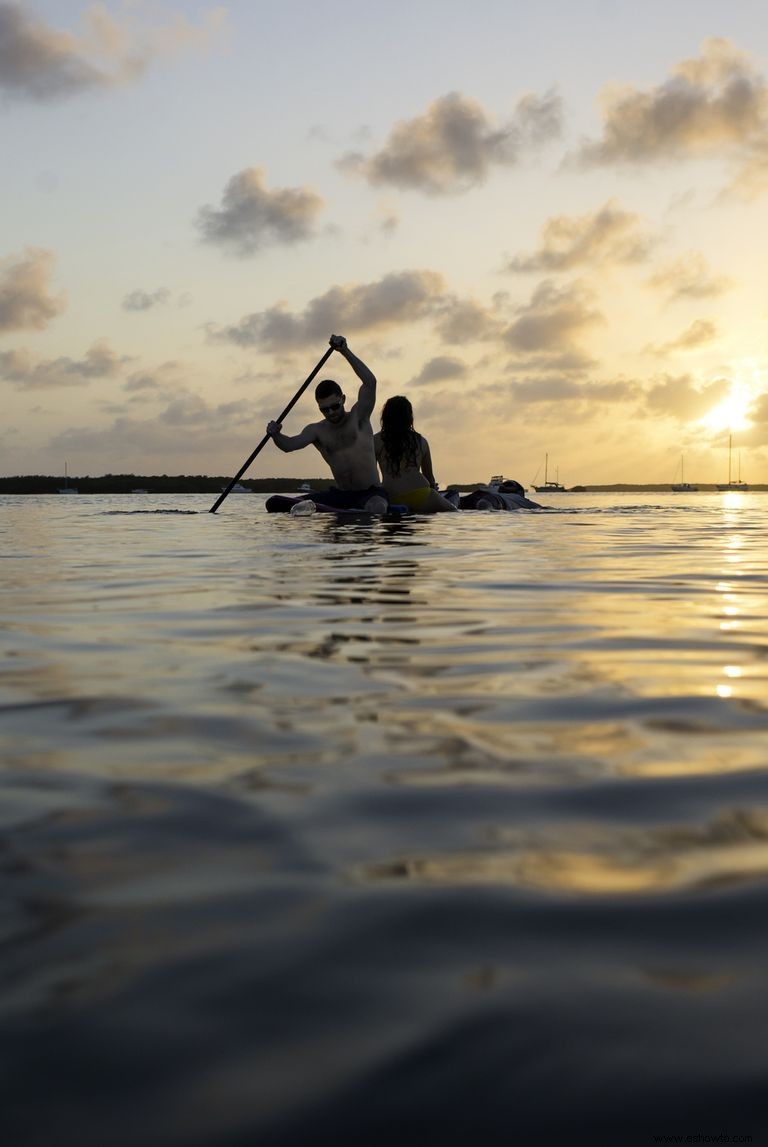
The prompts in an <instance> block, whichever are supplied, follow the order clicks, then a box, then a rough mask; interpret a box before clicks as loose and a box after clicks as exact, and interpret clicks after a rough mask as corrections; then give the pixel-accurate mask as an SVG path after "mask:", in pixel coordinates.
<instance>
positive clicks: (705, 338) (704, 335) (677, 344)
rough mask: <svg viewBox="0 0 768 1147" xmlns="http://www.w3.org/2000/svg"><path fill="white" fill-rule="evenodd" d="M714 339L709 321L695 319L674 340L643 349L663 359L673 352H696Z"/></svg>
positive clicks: (714, 326) (715, 331)
mask: <svg viewBox="0 0 768 1147" xmlns="http://www.w3.org/2000/svg"><path fill="white" fill-rule="evenodd" d="M716 338H717V327H716V325H715V324H714V323H713V322H711V321H710V320H709V319H697V320H696V322H694V323H691V325H690V326H689V327H687V328H686V330H684V331H683V333H682V334H681V335H678V337H677V338H676V339H672V340H671V341H670V342H667V343H662V344H661V346H654V345H653V344H650V345H649V346H647V347H646V348H645V349H646V353H648V354H653V355H656V356H657V357H663V356H664V355H667V354H674V352H675V351H687V350H697V349H698V348H699V347H701V346H706V345H707V344H708V343H711V342H713V341H714V340H715V339H716Z"/></svg>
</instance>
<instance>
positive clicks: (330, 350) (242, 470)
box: [208, 347, 335, 514]
mask: <svg viewBox="0 0 768 1147" xmlns="http://www.w3.org/2000/svg"><path fill="white" fill-rule="evenodd" d="M334 349H335V348H334V347H329V348H328V350H327V351H326V352H325V354H324V355H323V357H322V358H321V359H320V362H319V363H318V364H317V366H316V367H315V369H314V370H313V371H312V373H311V374H310V376H309V378H308V379H307V381H306V382H303V383H302V384H301V386H300V387H299V389H298V390H297V391H296V393H295V394H294V396H293V398H292V399H291V401H290V402H289V403H288V405H287V406H286V408H285V410H284V411H283V413H282V414H281V415H280V417H279V418H276V419H275V421H276V422H283V421H284V420H285V416H286V415H287V414H288V412H289V411H290V410H292V409H293V407H294V406H295V405H296V403H297V402H298V401H299V399H300V398H301V396H302V394H303V393H304V391H305V390H306V389H307V387H308V386H309V384H310V382H311V381H312V379H313V378H314V377H315V375H316V374H317V372H318V371H319V370H322V368H323V366H324V364H325V363H326V361H327V360H328V359H329V358H330V357H331V355H332V354H333V352H334ZM268 442H269V435H268V434H265V435H264V437H263V438H262V440H261V442H260V443H259V445H258V446H257V447H256V449H255V450H254V452H253V454H251V456H250V458H248V459H246V461H245V462H243V464H242V466H241V467H240V469H239V470H238V472H237V473H236V474H235V476H234V478H233V479H232V481H231V482H230V483H229V485H228V486H227V487H226V488H225V489H224V491H223V493H221V494H220V495H219V497H218V498H217V499H216V501H215V502H214V503H213V505H212V506H211V508H210V510H209V511H208V513H209V514H215V513H216V511H217V510H218V508H219V506H220V505H221V503H222V502H223V501H224V499H225V498H226V496H227V494H228V493H229V492H230V490H231V489H232V487H233V486H234V485H235V484H236V483H237V482H239V481H240V479H241V478H242V476H243V474H244V473H245V471H246V470H247V469H248V467H249V466H250V464H251V462H253V460H254V458H255V457H256V455H257V454H258V453H259V451H260V450H262V449H263V447H264V446H266V444H267V443H268Z"/></svg>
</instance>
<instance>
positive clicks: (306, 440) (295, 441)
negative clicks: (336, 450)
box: [267, 422, 315, 454]
mask: <svg viewBox="0 0 768 1147" xmlns="http://www.w3.org/2000/svg"><path fill="white" fill-rule="evenodd" d="M282 428H283V424H282V422H268V423H267V434H268V435H269V437H270V438H271V439H272V441H273V442H274V444H275V446H276V447H277V448H278V450H282V451H283V453H284V454H290V453H291V451H292V450H303V449H304V447H305V446H311V445H312V443H313V442H314V441H315V428H314V426H305V427H304V429H303V430H301V431H299V433H298V434H293V435H291V434H283V433H282Z"/></svg>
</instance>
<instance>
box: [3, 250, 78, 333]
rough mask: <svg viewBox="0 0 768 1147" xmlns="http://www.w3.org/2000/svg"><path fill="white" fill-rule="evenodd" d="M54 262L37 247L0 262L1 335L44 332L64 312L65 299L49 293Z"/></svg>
mask: <svg viewBox="0 0 768 1147" xmlns="http://www.w3.org/2000/svg"><path fill="white" fill-rule="evenodd" d="M55 261H56V260H55V258H54V255H53V253H52V252H51V251H45V250H43V249H42V248H38V247H28V248H27V249H26V252H25V253H24V255H11V256H9V257H8V258H5V259H0V332H2V331H21V330H35V331H41V330H44V329H45V327H47V326H48V323H49V322H50V321H51V320H52V319H54V318H56V316H57V315H59V314H61V312H62V311H63V310H64V309H65V307H66V299H65V296H64V295H63V294H61V295H56V296H55V297H54V296H53V295H52V294H51V293H50V278H51V274H52V271H53V265H54V263H55Z"/></svg>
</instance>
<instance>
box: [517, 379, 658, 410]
mask: <svg viewBox="0 0 768 1147" xmlns="http://www.w3.org/2000/svg"><path fill="white" fill-rule="evenodd" d="M511 390H512V392H513V394H514V398H515V401H516V402H519V403H522V404H526V405H527V404H536V403H542V402H556V403H561V402H591V403H598V404H600V405H603V404H605V403H618V402H627V401H629V400H630V399H632V398H635V397H636V396H637V395H638V394H639V393H640V386H639V384H638V383H637V382H633V381H631V380H628V379H614V380H613V381H610V382H575V381H573V380H572V379H568V378H563V377H562V376H557V375H555V376H553V377H548V378H547V377H545V378H533V379H526V380H525V381H524V382H513V383H512V385H511Z"/></svg>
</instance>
